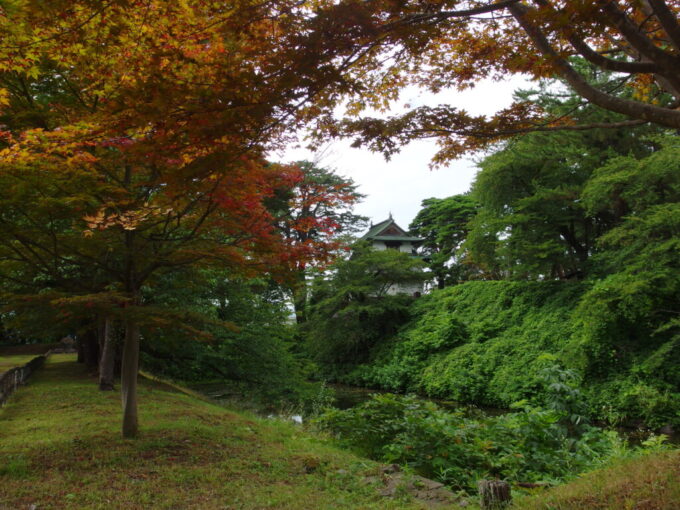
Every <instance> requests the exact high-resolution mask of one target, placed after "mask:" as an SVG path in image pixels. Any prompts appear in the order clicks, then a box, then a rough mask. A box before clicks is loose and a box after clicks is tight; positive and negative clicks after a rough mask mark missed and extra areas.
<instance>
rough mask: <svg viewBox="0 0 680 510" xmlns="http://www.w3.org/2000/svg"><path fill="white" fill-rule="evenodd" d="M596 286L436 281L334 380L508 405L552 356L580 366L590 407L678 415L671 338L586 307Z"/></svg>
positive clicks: (616, 416) (612, 417) (626, 414)
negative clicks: (363, 357)
mask: <svg viewBox="0 0 680 510" xmlns="http://www.w3.org/2000/svg"><path fill="white" fill-rule="evenodd" d="M599 287H601V285H598V286H596V287H595V290H597V289H598V288H599ZM593 292H594V289H593V287H592V284H589V283H587V282H560V281H555V282H512V281H481V282H467V283H464V284H460V285H457V286H454V287H448V288H446V289H443V290H436V291H434V292H432V293H431V294H429V295H427V296H424V297H422V298H420V299H419V300H417V301H416V302H415V303H414V304H413V305H412V307H411V314H412V317H411V320H410V322H408V323H407V324H406V325H405V326H404V327H403V328H402V329H401V331H400V333H399V334H397V335H396V336H394V337H391V338H385V339H383V340H382V341H381V342H380V343H379V344H378V345H377V346H376V347H375V348H374V350H373V352H372V358H371V360H370V362H368V363H365V364H361V365H358V366H356V367H354V368H353V369H352V370H351V371H348V372H347V373H346V374H345V375H344V376H342V377H341V380H342V381H343V382H347V383H352V384H361V385H368V386H373V387H381V388H386V389H391V390H398V391H417V392H422V393H425V394H427V395H430V396H432V397H437V398H443V399H452V400H456V401H459V402H464V403H475V404H480V405H487V406H500V407H506V406H509V405H510V404H512V403H513V402H516V401H518V400H521V399H524V398H529V397H536V393H537V392H540V391H542V390H541V389H540V388H541V386H540V384H539V379H540V372H541V371H542V370H543V369H544V368H545V366H546V365H547V364H549V363H552V362H554V361H555V360H557V361H559V362H560V363H562V364H564V365H565V366H567V367H569V368H575V369H577V372H578V373H579V374H580V376H581V385H582V390H583V392H584V393H585V395H587V399H588V404H589V407H590V412H591V414H592V415H593V416H595V417H598V418H604V419H607V420H609V421H611V422H621V421H624V420H631V419H635V420H643V421H645V422H646V423H647V424H649V425H653V426H661V425H664V424H666V423H676V424H677V423H680V415H679V413H680V394H679V393H677V384H678V381H677V380H675V379H674V377H675V378H677V375H674V374H675V373H676V372H675V371H674V368H673V367H677V366H678V361H679V360H678V355H677V352H676V351H675V350H674V349H673V345H674V340H673V339H672V338H671V339H669V338H668V334H664V333H658V334H656V335H652V332H653V330H654V324H653V323H651V321H644V322H642V321H641V322H633V321H631V320H630V317H628V316H627V315H626V313H625V310H624V311H620V312H618V313H617V311H616V310H611V311H610V313H609V314H602V315H597V314H595V313H589V314H586V313H584V312H583V311H582V307H583V303H585V302H586V301H584V298H588V297H591V298H592V293H593ZM580 303H581V304H580ZM641 338H644V339H645V341H644V342H643V341H640V339H641ZM669 342H670V344H669Z"/></svg>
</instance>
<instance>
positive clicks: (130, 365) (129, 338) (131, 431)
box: [120, 318, 139, 438]
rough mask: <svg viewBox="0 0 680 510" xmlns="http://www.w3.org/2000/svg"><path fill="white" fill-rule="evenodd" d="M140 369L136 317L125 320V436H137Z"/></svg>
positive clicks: (122, 377)
mask: <svg viewBox="0 0 680 510" xmlns="http://www.w3.org/2000/svg"><path fill="white" fill-rule="evenodd" d="M138 371H139V325H138V324H137V322H136V321H135V320H134V319H130V318H128V319H126V321H125V343H124V344H123V366H122V369H121V375H120V386H121V398H122V404H123V437H125V438H133V437H136V436H137V431H138V429H139V425H138V419H137V372H138Z"/></svg>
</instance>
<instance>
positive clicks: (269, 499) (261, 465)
mask: <svg viewBox="0 0 680 510" xmlns="http://www.w3.org/2000/svg"><path fill="white" fill-rule="evenodd" d="M139 397H140V400H141V401H142V402H143V403H144V406H143V407H142V409H141V414H142V418H143V419H144V423H145V424H146V426H145V428H144V431H143V433H142V434H141V435H140V437H139V438H138V439H137V440H135V441H130V440H124V439H121V437H120V432H119V427H118V416H119V413H120V401H119V399H120V397H119V396H118V395H117V394H116V393H114V392H110V393H107V394H104V393H101V392H99V391H98V390H97V387H96V385H95V384H93V380H92V377H90V376H88V375H86V369H85V368H84V367H82V365H76V363H75V359H74V357H73V356H71V355H54V356H52V357H51V358H50V359H49V360H48V363H47V364H46V365H45V367H44V368H43V369H42V370H40V371H39V372H38V373H36V374H35V376H34V377H33V378H32V379H31V381H30V382H29V384H28V386H26V387H24V388H21V389H20V390H19V391H18V392H17V393H16V394H15V395H14V396H13V397H12V399H11V401H10V403H8V404H7V405H6V406H5V407H4V408H3V409H2V410H0V486H2V491H0V508H29V507H31V508H33V507H37V508H51V509H61V508H63V509H72V508H79V509H80V508H82V509H97V508H99V509H114V508H121V509H123V508H124V509H126V510H127V509H130V510H131V509H147V508H154V509H162V508H186V509H191V508H196V509H199V508H200V509H210V508H242V509H255V508H258V509H259V508H282V509H285V508H288V509H293V508H294V509H297V508H300V509H302V508H304V509H306V508H362V509H370V508H381V509H383V508H400V509H401V508H421V507H420V506H418V505H415V504H414V505H411V504H410V503H408V502H405V501H401V500H392V499H390V498H384V497H381V496H380V495H379V493H378V491H377V490H376V489H375V488H374V487H373V486H370V485H366V484H365V483H363V478H364V476H365V475H366V474H371V473H372V472H373V471H377V465H376V464H374V463H372V462H370V461H368V460H365V459H360V458H358V457H356V456H354V455H352V454H350V453H347V452H342V451H340V450H338V449H335V448H331V447H330V446H327V445H326V444H324V442H322V441H321V440H318V439H313V438H311V437H310V436H308V435H306V434H305V433H303V432H302V431H301V429H300V428H299V427H295V426H293V425H290V424H287V423H283V422H277V421H267V422H264V421H262V420H261V419H258V418H255V417H253V416H247V415H242V414H237V413H234V412H231V411H228V410H226V409H224V408H221V407H218V406H215V405H213V404H210V403H207V402H203V401H201V400H199V399H197V398H194V397H192V396H189V395H185V394H182V393H178V392H176V391H173V390H172V388H169V387H167V386H164V385H160V384H157V383H152V382H149V381H140V391H139Z"/></svg>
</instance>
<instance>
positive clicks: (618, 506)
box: [513, 450, 680, 510]
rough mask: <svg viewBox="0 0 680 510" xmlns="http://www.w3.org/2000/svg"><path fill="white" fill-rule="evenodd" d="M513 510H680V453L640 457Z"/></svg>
mask: <svg viewBox="0 0 680 510" xmlns="http://www.w3.org/2000/svg"><path fill="white" fill-rule="evenodd" d="M513 508H521V509H526V510H583V509H589V510H633V509H635V510H677V509H678V508H680V450H673V451H667V452H661V453H654V454H648V455H645V456H638V457H635V458H631V459H627V460H625V461H622V462H618V463H616V464H615V465H613V466H611V467H608V468H606V469H601V470H599V471H594V472H592V473H588V474H586V475H584V476H582V477H580V478H579V479H577V480H575V481H573V482H571V483H568V484H565V485H562V486H560V487H556V488H554V489H551V490H549V491H546V492H543V493H539V494H536V495H534V496H532V497H522V498H518V500H517V501H516V502H515V505H513Z"/></svg>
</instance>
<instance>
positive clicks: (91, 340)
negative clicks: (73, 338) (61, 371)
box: [78, 328, 99, 369]
mask: <svg viewBox="0 0 680 510" xmlns="http://www.w3.org/2000/svg"><path fill="white" fill-rule="evenodd" d="M79 338H80V343H79V351H81V350H82V355H81V354H80V352H79V354H78V359H79V360H80V359H82V362H83V363H85V366H86V367H88V368H91V369H96V368H97V366H98V365H99V343H98V342H97V333H96V330H95V329H94V328H91V329H88V330H87V331H85V333H83V334H82V335H79Z"/></svg>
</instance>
